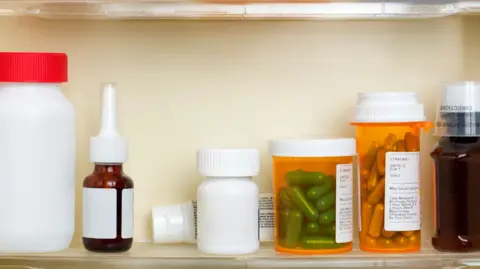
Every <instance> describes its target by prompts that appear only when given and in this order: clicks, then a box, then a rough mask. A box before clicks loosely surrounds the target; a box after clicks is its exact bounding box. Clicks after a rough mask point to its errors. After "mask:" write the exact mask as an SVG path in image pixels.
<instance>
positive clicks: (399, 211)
mask: <svg viewBox="0 0 480 269" xmlns="http://www.w3.org/2000/svg"><path fill="white" fill-rule="evenodd" d="M384 219H385V230H387V231H415V230H420V153H419V152H388V153H387V154H386V162H385V216H384Z"/></svg>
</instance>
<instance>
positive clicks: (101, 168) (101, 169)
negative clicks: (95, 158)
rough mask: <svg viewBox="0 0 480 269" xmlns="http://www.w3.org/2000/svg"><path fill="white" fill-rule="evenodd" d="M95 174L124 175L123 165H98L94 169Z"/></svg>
mask: <svg viewBox="0 0 480 269" xmlns="http://www.w3.org/2000/svg"><path fill="white" fill-rule="evenodd" d="M94 172H95V173H115V174H121V173H123V164H121V163H120V164H115V163H112V164H108V163H96V164H95V168H94Z"/></svg>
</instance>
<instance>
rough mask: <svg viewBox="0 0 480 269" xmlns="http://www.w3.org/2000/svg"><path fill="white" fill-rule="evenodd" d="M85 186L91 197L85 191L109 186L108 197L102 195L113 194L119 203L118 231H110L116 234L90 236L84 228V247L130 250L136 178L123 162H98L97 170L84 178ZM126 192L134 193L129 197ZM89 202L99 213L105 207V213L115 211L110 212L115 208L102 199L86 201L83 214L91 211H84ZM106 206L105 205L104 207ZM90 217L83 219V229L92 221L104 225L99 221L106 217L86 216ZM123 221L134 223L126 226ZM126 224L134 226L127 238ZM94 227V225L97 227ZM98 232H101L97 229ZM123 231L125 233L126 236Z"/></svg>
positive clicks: (129, 194)
mask: <svg viewBox="0 0 480 269" xmlns="http://www.w3.org/2000/svg"><path fill="white" fill-rule="evenodd" d="M83 187H84V199H88V197H85V196H86V195H85V191H86V190H87V191H91V190H92V189H93V190H94V191H97V193H98V189H104V190H105V189H106V190H107V191H110V192H109V193H108V194H107V195H108V197H107V196H104V197H101V198H100V199H110V198H112V197H114V199H116V200H115V202H114V203H115V204H116V212H113V213H114V214H115V215H116V219H115V222H116V225H114V226H115V227H113V228H114V229H115V231H108V232H109V233H110V232H112V233H113V232H114V233H115V234H114V235H113V236H110V238H89V237H85V231H84V237H83V245H84V246H85V248H86V249H87V250H89V251H94V252H123V251H127V250H129V249H130V247H131V246H132V242H133V181H132V179H131V178H130V177H128V176H127V175H125V174H124V173H123V170H122V165H121V164H95V170H94V172H93V173H92V174H91V175H89V176H88V177H86V178H85V180H84V181H83ZM96 189H97V190H96ZM113 190H114V191H113ZM127 193H128V196H131V197H129V198H127V197H126V194H127ZM87 195H88V194H87ZM96 195H97V194H96ZM100 195H101V193H100ZM90 197H91V196H90ZM97 197H98V195H97ZM95 199H96V201H99V200H98V199H97V198H95ZM86 203H90V205H87V207H90V208H92V207H95V209H94V210H95V211H97V213H98V212H101V211H102V210H106V212H104V213H106V215H110V213H112V212H108V211H109V210H110V209H111V208H112V207H111V206H106V205H105V204H102V203H97V204H92V201H84V218H85V216H86V214H88V212H85V210H88V208H85V207H86V206H85V204H86ZM108 203H110V202H108ZM126 203H127V204H126ZM130 203H131V204H130ZM104 206H105V207H106V208H102V207H104ZM126 207H131V208H126ZM129 211H131V213H128V215H129V216H128V219H127V220H126V219H125V218H126V216H125V215H126V214H125V212H129ZM113 213H112V214H113ZM130 214H132V216H130ZM90 215H91V214H90ZM97 216H98V214H97ZM87 218H88V219H89V220H85V219H84V229H86V227H88V226H89V225H90V227H91V226H95V225H104V223H99V221H103V219H98V220H94V219H93V218H94V216H87ZM85 221H90V223H88V224H86V223H85ZM95 221H97V223H95ZM92 222H93V223H92ZM126 222H127V223H126ZM123 225H128V226H131V227H123ZM110 227H111V226H110ZM126 228H127V230H132V231H129V232H128V234H132V236H127V238H125V237H124V235H125V229H126ZM92 229H95V227H94V228H92ZM103 230H105V229H103ZM96 233H97V234H98V233H99V232H98V231H96ZM100 233H101V231H100ZM122 233H123V234H124V235H123V236H122ZM102 237H103V236H102ZM112 237H113V238H112Z"/></svg>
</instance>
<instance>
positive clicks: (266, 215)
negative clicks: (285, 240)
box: [258, 193, 275, 242]
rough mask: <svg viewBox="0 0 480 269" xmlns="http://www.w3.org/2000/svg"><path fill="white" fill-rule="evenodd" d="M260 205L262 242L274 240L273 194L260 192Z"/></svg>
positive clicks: (259, 223) (259, 225)
mask: <svg viewBox="0 0 480 269" xmlns="http://www.w3.org/2000/svg"><path fill="white" fill-rule="evenodd" d="M259 202H260V207H259V209H260V210H259V215H258V218H259V221H258V228H259V236H260V241H261V242H270V241H273V226H274V225H273V223H274V220H275V218H274V215H273V194H272V193H260V201H259Z"/></svg>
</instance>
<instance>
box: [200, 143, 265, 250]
mask: <svg viewBox="0 0 480 269" xmlns="http://www.w3.org/2000/svg"><path fill="white" fill-rule="evenodd" d="M197 165H198V171H199V173H200V174H201V175H203V176H205V177H206V180H205V181H204V182H203V183H202V184H201V185H200V186H199V187H198V192H197V218H198V219H197V229H198V234H197V247H198V249H199V250H200V251H201V252H203V253H207V254H218V255H241V254H248V253H252V252H255V251H256V250H257V249H258V247H259V241H260V240H259V225H258V224H259V223H258V222H259V220H258V215H259V213H258V212H259V192H258V187H257V185H256V184H255V182H253V180H252V177H253V176H256V175H258V173H259V170H260V161H259V153H258V151H257V150H255V149H205V150H200V151H198V154H197Z"/></svg>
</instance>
